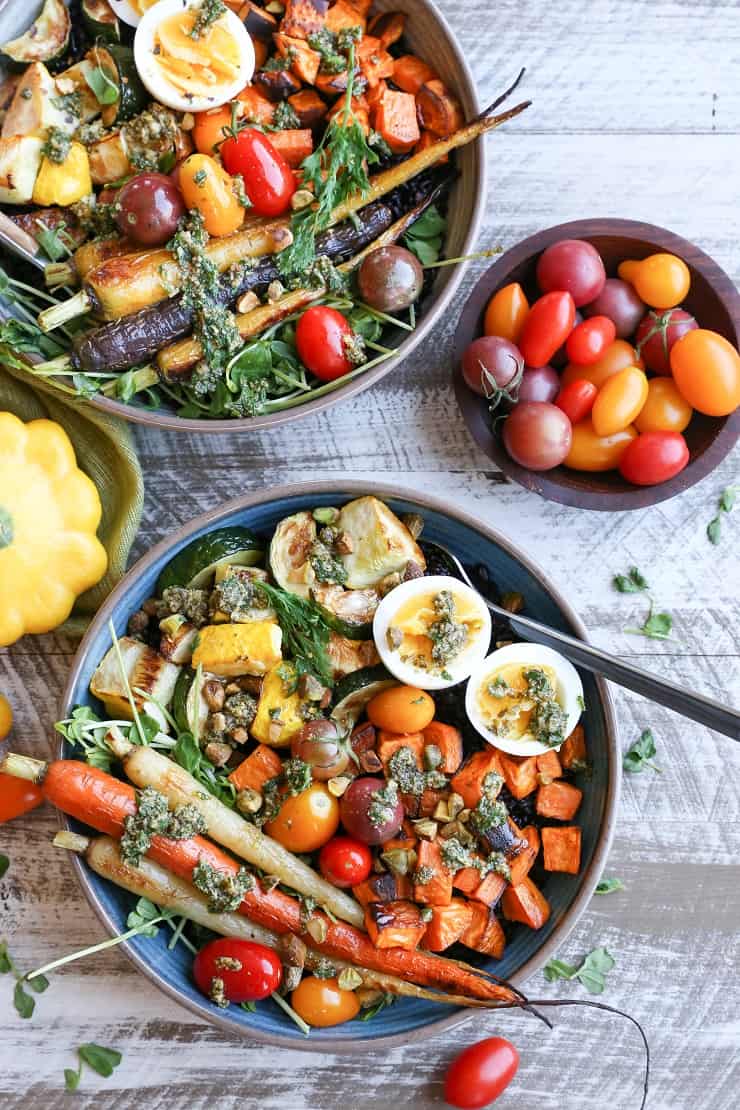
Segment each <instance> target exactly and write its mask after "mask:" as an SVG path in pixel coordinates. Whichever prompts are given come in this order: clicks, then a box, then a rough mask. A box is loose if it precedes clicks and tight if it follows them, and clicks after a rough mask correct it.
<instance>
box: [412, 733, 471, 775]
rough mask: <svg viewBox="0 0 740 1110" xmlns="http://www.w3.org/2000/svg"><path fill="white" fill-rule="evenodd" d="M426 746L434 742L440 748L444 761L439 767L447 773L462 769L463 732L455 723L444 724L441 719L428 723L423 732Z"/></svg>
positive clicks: (438, 768)
mask: <svg viewBox="0 0 740 1110" xmlns="http://www.w3.org/2000/svg"><path fill="white" fill-rule="evenodd" d="M422 735H423V736H424V747H425V748H426V747H428V746H429V745H430V744H433V745H434V747H435V748H438V749H439V752H440V755H441V756H442V762H441V763H440V764H439V766H438V767H437V770H438V771H442V772H443V773H444V774H445V775H454V774H455V772H456V771H458V770H459V769H460V764H461V763H462V757H463V745H462V733H461V732H460V729H459V728H455V726H454V725H444V724H442V722H441V721H432V723H431V724H429V725H427V727H426V728H425V729H424V732H423V734H422Z"/></svg>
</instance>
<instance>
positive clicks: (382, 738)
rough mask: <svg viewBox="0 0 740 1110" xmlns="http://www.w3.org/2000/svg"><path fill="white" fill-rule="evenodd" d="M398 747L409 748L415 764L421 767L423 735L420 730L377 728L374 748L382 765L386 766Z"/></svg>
mask: <svg viewBox="0 0 740 1110" xmlns="http://www.w3.org/2000/svg"><path fill="white" fill-rule="evenodd" d="M400 748H409V749H410V750H411V751H412V752H413V754H414V758H415V759H416V766H417V767H418V768H420V769H421V756H422V752H423V751H424V737H423V735H422V734H421V733H420V732H386V731H385V729H382V728H381V729H379V731H378V742H377V745H376V747H375V750H376V752H377V753H378V758H379V759H380V762H381V763H382V764H383V766H384V767H387V766H388V763H389V761H390V758H391V756H392V755H393V754H394V753H395V752H397V751H398V750H399V749H400Z"/></svg>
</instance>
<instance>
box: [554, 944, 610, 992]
mask: <svg viewBox="0 0 740 1110" xmlns="http://www.w3.org/2000/svg"><path fill="white" fill-rule="evenodd" d="M615 965H616V960H615V959H614V957H613V956H612V955H611V954H610V953H609V952H607V950H606V948H595V949H594V950H593V952H589V954H588V955H587V956H586V957H585V959H584V960H583V962H582V963H581V964H580V966H579V967H574V966H573V965H572V964H566V963H565V962H564V961H563V960H549V961H548V962H547V964H545V968H544V975H545V978H546V979H547V981H548V983H554V982H555V981H556V980H558V979H578V981H579V982H580V983H581V985H582V986H584V987H585V988H586V990H587V991H589V993H590V994H603V992H604V987H605V986H606V976H607V975H608V974H609V972H610V971H611V970H612V968H613V967H614V966H615Z"/></svg>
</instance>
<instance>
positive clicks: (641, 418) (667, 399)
mask: <svg viewBox="0 0 740 1110" xmlns="http://www.w3.org/2000/svg"><path fill="white" fill-rule="evenodd" d="M693 412H694V410H693V409H692V407H691V405H690V404H689V403H688V401H686V400H685V399H684V398H683V397H682V396H681V394H680V393H679V390H678V386H677V385H676V383H675V382H674V381H673V379H672V378H662V377H661V378H653V379H652V380H651V381H649V382H648V395H647V400H646V401H645V404H644V405H643V406H642V408H641V409H640V412H639V413H638V415H637V416H636V417H635V427H636V428H637V430H638V432H682V431H683V430H684V428H686V427H688V424H689V421H690V420H691V417H692V414H693Z"/></svg>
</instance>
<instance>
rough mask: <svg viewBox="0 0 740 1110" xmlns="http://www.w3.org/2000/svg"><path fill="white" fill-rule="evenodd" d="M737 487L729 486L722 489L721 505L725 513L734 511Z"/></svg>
mask: <svg viewBox="0 0 740 1110" xmlns="http://www.w3.org/2000/svg"><path fill="white" fill-rule="evenodd" d="M737 488H738V487H737V486H728V487H727V489H724V490H722V493H721V494H720V498H719V507H720V509H721V511H722V512H723V513H729V512H731V511H732V507H733V505H734V504H735V496H736V493H737Z"/></svg>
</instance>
